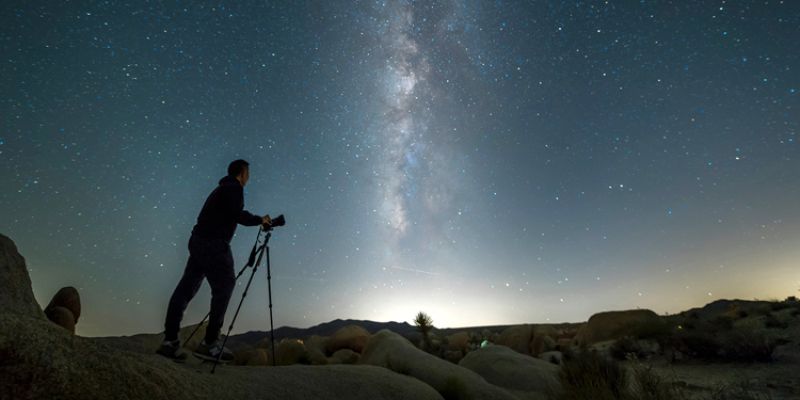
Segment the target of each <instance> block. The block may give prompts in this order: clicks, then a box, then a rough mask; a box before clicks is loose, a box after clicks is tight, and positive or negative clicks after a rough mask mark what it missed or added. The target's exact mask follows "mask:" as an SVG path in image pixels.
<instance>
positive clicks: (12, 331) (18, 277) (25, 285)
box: [0, 235, 444, 400]
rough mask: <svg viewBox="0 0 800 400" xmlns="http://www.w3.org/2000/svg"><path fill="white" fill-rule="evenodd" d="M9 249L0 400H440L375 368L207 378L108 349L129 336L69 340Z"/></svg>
mask: <svg viewBox="0 0 800 400" xmlns="http://www.w3.org/2000/svg"><path fill="white" fill-rule="evenodd" d="M9 243H11V241H10V240H9V239H8V238H6V237H4V236H2V235H0V304H2V307H0V327H2V328H1V329H0V398H3V399H6V398H9V399H111V398H124V399H128V400H140V399H141V400H150V399H164V400H166V399H170V400H196V399H199V398H211V399H258V398H279V399H284V400H301V399H321V400H345V399H350V400H367V399H369V400H402V399H415V400H442V396H441V395H439V393H437V392H436V391H435V390H434V389H433V388H431V387H430V386H428V385H426V384H424V383H422V382H420V381H419V380H416V379H413V378H409V377H406V376H402V375H399V374H396V373H393V372H391V371H388V370H386V369H385V368H379V367H374V366H368V365H357V366H354V365H348V366H318V367H309V366H288V367H283V368H239V367H233V366H232V367H230V368H221V369H218V370H217V373H216V374H214V375H211V374H209V373H208V371H207V370H205V369H204V370H203V371H202V373H198V370H195V369H194V368H193V367H191V366H190V365H188V364H177V363H174V362H172V361H171V360H168V359H166V358H164V357H161V356H158V355H155V354H153V351H154V349H155V347H157V346H155V347H151V348H150V350H149V352H148V354H146V355H145V354H141V353H137V352H134V351H126V350H118V349H117V348H115V347H114V346H110V345H109V343H114V342H121V341H124V340H132V341H133V342H134V344H133V345H132V347H138V346H140V345H141V342H140V341H139V340H138V339H137V338H134V337H130V338H115V339H114V340H109V338H100V339H95V338H84V337H80V336H75V335H72V334H70V333H69V332H67V331H65V330H64V329H63V328H61V327H58V326H56V325H55V324H53V323H51V322H50V321H48V320H46V319H45V317H44V313H43V312H42V311H41V309H39V306H38V304H37V303H36V300H35V299H34V297H33V293H32V291H31V290H30V278H29V277H28V274H27V269H25V267H24V261H23V260H22V258H21V256H19V255H18V254H17V253H16V249H14V247H13V243H11V245H9ZM11 250H13V252H12V251H11ZM9 260H11V261H9ZM69 312H70V313H71V311H69ZM148 336H152V337H154V338H155V337H159V336H160V335H148ZM146 340H150V339H149V338H148V339H145V340H143V341H146ZM442 362H444V361H442ZM309 383H313V384H309ZM354 388H355V390H354Z"/></svg>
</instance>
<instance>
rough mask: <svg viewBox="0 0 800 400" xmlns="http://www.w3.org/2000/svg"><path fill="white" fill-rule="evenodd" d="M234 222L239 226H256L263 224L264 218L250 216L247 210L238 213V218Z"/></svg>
mask: <svg viewBox="0 0 800 400" xmlns="http://www.w3.org/2000/svg"><path fill="white" fill-rule="evenodd" d="M236 222H238V223H239V225H244V226H256V225H262V224H264V218H263V217H259V216H258V215H253V214H250V212H248V211H247V210H241V211H239V218H237V220H236Z"/></svg>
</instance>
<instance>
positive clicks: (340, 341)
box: [326, 325, 370, 354]
mask: <svg viewBox="0 0 800 400" xmlns="http://www.w3.org/2000/svg"><path fill="white" fill-rule="evenodd" d="M369 336H370V335H369V332H367V330H366V329H364V328H362V327H360V326H358V325H349V326H345V327H344V328H341V329H339V330H338V331H336V333H334V334H333V336H331V337H330V339H328V342H327V344H326V352H327V354H333V353H335V352H336V351H338V350H341V349H350V350H353V351H355V352H356V353H361V352H362V351H364V346H365V345H366V344H367V341H368V340H369Z"/></svg>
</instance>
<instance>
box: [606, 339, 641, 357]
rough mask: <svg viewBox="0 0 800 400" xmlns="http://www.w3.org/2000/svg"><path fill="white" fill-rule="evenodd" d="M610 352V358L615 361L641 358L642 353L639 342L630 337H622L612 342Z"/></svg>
mask: <svg viewBox="0 0 800 400" xmlns="http://www.w3.org/2000/svg"><path fill="white" fill-rule="evenodd" d="M609 350H610V352H611V357H613V358H614V359H615V360H627V359H628V358H630V357H634V358H643V356H644V351H642V346H640V345H639V342H638V341H637V340H636V339H634V338H632V337H630V336H624V337H622V338H620V339H618V340H617V341H616V342H614V344H613V345H611V348H610V349H609Z"/></svg>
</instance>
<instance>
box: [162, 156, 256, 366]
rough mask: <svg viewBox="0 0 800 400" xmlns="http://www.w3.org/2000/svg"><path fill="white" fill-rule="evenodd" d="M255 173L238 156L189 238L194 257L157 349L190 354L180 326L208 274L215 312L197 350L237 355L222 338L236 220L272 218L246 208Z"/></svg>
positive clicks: (176, 355) (248, 222)
mask: <svg viewBox="0 0 800 400" xmlns="http://www.w3.org/2000/svg"><path fill="white" fill-rule="evenodd" d="M249 178H250V168H249V164H248V163H247V161H245V160H236V161H233V162H232V163H230V165H229V166H228V176H226V177H224V178H222V179H220V181H219V186H217V188H216V189H214V190H213V191H212V192H211V194H210V195H208V198H207V199H206V202H205V204H203V209H202V210H201V211H200V215H199V216H198V217H197V224H195V226H194V229H192V236H191V238H190V239H189V261H187V263H186V269H185V270H184V271H183V277H181V280H180V282H178V286H177V287H176V288H175V291H174V292H173V293H172V298H170V300H169V307H168V308H167V318H166V321H165V322H164V342H163V343H161V346H160V347H159V348H158V350H157V351H156V352H157V353H159V354H161V355H163V356H166V357H169V358H173V359H176V360H184V359H185V358H186V353H185V352H183V351H181V349H180V348H181V343H180V340H179V339H178V331H179V330H180V324H181V319H182V318H183V312H184V311H185V310H186V306H187V305H189V301H191V300H192V298H193V297H194V295H195V294H196V293H197V290H198V289H199V288H200V285H201V284H202V283H203V278H205V279H207V280H208V284H209V285H210V286H211V311H210V312H209V320H208V326H207V327H206V336H205V338H204V339H203V341H202V342H201V343H200V346H198V348H197V350H195V354H196V355H197V356H198V357H201V358H208V359H216V358H217V356H218V355H219V354H220V353H222V356H221V358H220V359H221V360H222V361H230V360H231V359H233V354H232V353H231V352H230V351H229V350H228V349H227V348H223V347H222V343H221V341H220V340H219V333H220V329H221V328H222V322H223V320H224V319H225V310H226V309H227V308H228V301H230V299H231V294H232V293H233V288H234V285H235V283H236V275H235V273H234V270H233V255H232V254H231V247H230V242H231V238H232V237H233V233H234V231H236V224H242V225H245V226H257V225H262V224H266V225H269V224H270V223H271V220H270V218H269V216H268V215H267V216H264V217H259V216H256V215H253V214H250V213H249V212H247V211H245V210H244V185H246V184H247V180H248V179H249Z"/></svg>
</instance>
